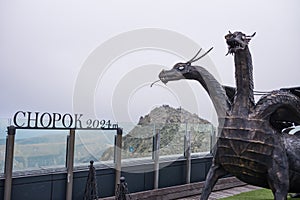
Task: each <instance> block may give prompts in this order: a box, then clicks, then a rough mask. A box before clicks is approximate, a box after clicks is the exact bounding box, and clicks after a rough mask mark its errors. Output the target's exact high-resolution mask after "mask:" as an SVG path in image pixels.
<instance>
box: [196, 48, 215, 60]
mask: <svg viewBox="0 0 300 200" xmlns="http://www.w3.org/2000/svg"><path fill="white" fill-rule="evenodd" d="M212 49H213V47H211V48H210V49H209V50H208V51H207V52H205V53H204V54H203V55H202V56H200V57H199V58H196V59H194V60H193V61H192V62H196V61H197V60H200V59H201V58H203V57H204V56H206V55H207V54H208V53H209V52H210V51H211V50H212ZM192 62H191V63H192Z"/></svg>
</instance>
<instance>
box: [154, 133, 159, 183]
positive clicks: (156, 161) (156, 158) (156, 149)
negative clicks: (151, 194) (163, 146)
mask: <svg viewBox="0 0 300 200" xmlns="http://www.w3.org/2000/svg"><path fill="white" fill-rule="evenodd" d="M159 149H160V131H159V130H158V129H156V131H155V135H154V140H153V158H154V189H158V183H159Z"/></svg>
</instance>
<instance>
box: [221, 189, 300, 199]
mask: <svg viewBox="0 0 300 200" xmlns="http://www.w3.org/2000/svg"><path fill="white" fill-rule="evenodd" d="M273 199H274V196H273V193H272V191H271V190H268V189H259V190H253V191H251V192H243V193H241V194H237V195H234V196H232V197H226V198H223V199H222V200H273ZM288 199H290V200H300V198H293V199H292V198H290V196H288Z"/></svg>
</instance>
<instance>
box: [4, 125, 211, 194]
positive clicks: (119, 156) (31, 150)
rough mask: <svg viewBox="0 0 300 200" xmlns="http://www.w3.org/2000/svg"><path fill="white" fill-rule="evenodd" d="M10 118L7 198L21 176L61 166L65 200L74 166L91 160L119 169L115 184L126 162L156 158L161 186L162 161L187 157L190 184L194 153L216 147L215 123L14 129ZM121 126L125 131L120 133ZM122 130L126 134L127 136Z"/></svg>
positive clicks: (6, 144)
mask: <svg viewBox="0 0 300 200" xmlns="http://www.w3.org/2000/svg"><path fill="white" fill-rule="evenodd" d="M9 123H10V121H9V120H3V119H2V120H0V153H1V154H2V155H3V156H1V157H2V158H3V159H2V160H0V170H1V171H0V174H2V176H5V196H7V197H8V196H10V191H9V188H8V187H9V185H11V181H12V176H13V175H17V174H20V173H21V174H22V172H23V173H26V174H30V172H34V174H38V173H39V172H43V173H45V171H47V170H50V171H51V170H52V171H53V170H59V169H60V170H61V171H65V172H66V173H67V174H68V181H67V194H66V199H71V195H72V193H71V192H72V178H73V177H72V175H73V171H74V168H76V167H80V166H86V164H87V163H88V162H89V161H90V160H94V161H95V165H97V164H105V165H107V166H110V167H114V168H115V169H116V173H117V174H116V180H115V186H117V185H118V184H119V182H120V172H121V160H122V162H123V163H126V161H128V162H130V161H132V160H140V161H142V160H146V159H148V160H151V161H152V162H153V164H154V174H155V175H154V188H158V178H159V163H160V160H161V159H163V158H165V157H184V158H186V160H187V172H186V173H187V176H186V177H187V180H186V182H187V183H189V182H190V168H191V156H192V155H193V154H195V155H198V154H201V153H202V154H205V153H209V152H210V151H211V148H212V145H213V141H214V138H215V129H214V127H213V126H212V125H211V124H188V123H185V124H150V125H147V126H145V125H144V126H133V125H129V124H126V123H119V126H120V127H125V128H124V129H120V128H118V129H116V130H117V133H118V134H116V130H114V129H113V130H102V129H79V130H76V129H49V128H47V129H15V128H14V127H9V128H8V129H7V127H8V126H9V125H10V124H9ZM120 130H121V132H120ZM122 134H123V135H122Z"/></svg>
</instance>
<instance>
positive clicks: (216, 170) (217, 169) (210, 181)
mask: <svg viewBox="0 0 300 200" xmlns="http://www.w3.org/2000/svg"><path fill="white" fill-rule="evenodd" d="M226 174H228V172H227V171H225V169H223V167H222V166H220V165H217V164H214V163H213V164H212V166H211V167H210V169H209V172H208V174H207V177H206V180H205V184H204V188H203V190H202V194H201V197H200V200H207V199H208V197H209V195H210V193H211V191H212V189H213V187H214V186H215V184H216V182H217V180H218V179H219V178H221V177H222V176H225V175H226Z"/></svg>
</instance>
